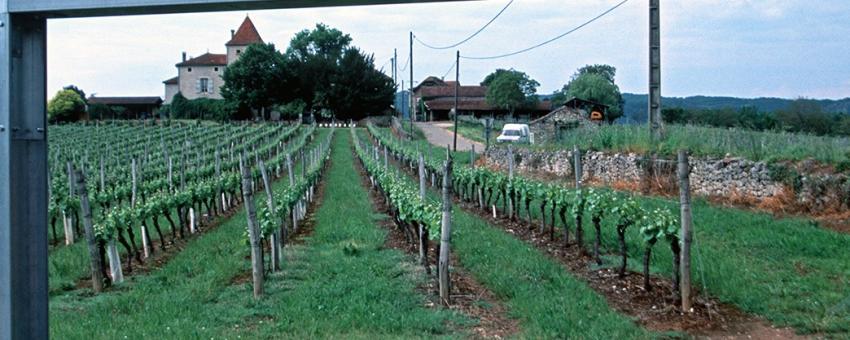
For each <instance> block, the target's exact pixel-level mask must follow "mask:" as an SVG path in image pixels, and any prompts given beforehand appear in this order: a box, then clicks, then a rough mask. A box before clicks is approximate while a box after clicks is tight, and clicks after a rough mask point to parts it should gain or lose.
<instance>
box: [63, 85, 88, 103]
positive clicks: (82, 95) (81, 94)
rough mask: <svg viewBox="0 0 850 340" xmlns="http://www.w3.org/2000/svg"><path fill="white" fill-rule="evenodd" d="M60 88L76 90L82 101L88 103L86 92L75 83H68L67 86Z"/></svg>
mask: <svg viewBox="0 0 850 340" xmlns="http://www.w3.org/2000/svg"><path fill="white" fill-rule="evenodd" d="M62 89H63V90H71V91H74V92H76V93H77V94H78V95H79V96H80V98H82V99H83V103H86V104H88V103H89V100H88V99H87V98H86V92H85V91H83V90H81V89H80V88H79V87H77V86H76V85H68V86H65V87H63V88H62Z"/></svg>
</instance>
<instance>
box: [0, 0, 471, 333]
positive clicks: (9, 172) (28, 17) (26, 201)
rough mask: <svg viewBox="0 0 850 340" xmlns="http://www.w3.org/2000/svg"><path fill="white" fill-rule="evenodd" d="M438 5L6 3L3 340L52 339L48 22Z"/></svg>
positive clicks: (0, 233) (337, 0)
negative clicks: (48, 174)
mask: <svg viewBox="0 0 850 340" xmlns="http://www.w3.org/2000/svg"><path fill="white" fill-rule="evenodd" d="M437 1H443V2H449V1H464V0H0V340H6V339H47V338H48V320H47V315H48V312H47V310H48V309H47V304H48V299H47V126H46V118H47V108H46V102H47V19H48V18H62V17H92V16H107V15H139V14H162V13H183V12H209V11H230V10H249V9H271V8H296V7H326V6H350V5H373V4H404V3H420V2H437ZM376 24H378V23H376Z"/></svg>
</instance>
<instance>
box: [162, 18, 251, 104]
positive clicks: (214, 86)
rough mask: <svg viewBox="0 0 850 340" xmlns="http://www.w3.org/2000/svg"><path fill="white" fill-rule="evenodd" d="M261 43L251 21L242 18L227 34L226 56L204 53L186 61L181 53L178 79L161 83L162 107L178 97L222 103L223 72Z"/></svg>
mask: <svg viewBox="0 0 850 340" xmlns="http://www.w3.org/2000/svg"><path fill="white" fill-rule="evenodd" d="M262 43H263V39H262V38H261V37H260V33H258V32H257V28H256V27H254V23H253V22H252V21H251V18H249V17H245V21H243V22H242V25H240V26H239V29H238V30H231V31H230V41H228V42H227V43H226V44H225V48H226V52H227V53H225V54H214V53H209V52H207V53H204V54H202V55H200V56H198V57H195V58H187V57H186V52H183V59H182V61H181V62H180V63H178V64H177V65H175V66H176V67H177V76H176V77H174V78H171V79H168V80H166V81H163V82H162V83H163V84H164V85H165V103H166V104H170V103H171V101H172V100H173V99H174V96H175V95H177V93H181V94H182V95H183V96H184V97H186V99H198V98H210V99H222V96H221V87H222V86H223V85H224V79H222V76H223V75H224V69H225V68H226V67H227V65H230V64H232V63H233V62H234V61H236V60H237V59H238V58H239V55H240V54H242V52H244V51H245V49H247V48H248V46H250V45H252V44H262Z"/></svg>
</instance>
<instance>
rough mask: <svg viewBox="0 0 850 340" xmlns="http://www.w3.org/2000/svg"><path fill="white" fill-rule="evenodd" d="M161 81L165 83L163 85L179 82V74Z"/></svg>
mask: <svg viewBox="0 0 850 340" xmlns="http://www.w3.org/2000/svg"><path fill="white" fill-rule="evenodd" d="M162 83H163V84H165V85H174V84H179V83H180V76H177V77H174V78H171V79H168V80H166V81H163V82H162Z"/></svg>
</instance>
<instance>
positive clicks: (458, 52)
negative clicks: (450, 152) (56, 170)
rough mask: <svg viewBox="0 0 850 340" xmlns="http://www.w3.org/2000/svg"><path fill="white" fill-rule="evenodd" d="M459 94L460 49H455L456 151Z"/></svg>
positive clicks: (455, 146)
mask: <svg viewBox="0 0 850 340" xmlns="http://www.w3.org/2000/svg"><path fill="white" fill-rule="evenodd" d="M459 95H460V51H457V58H456V59H455V135H454V151H455V152H457V116H458V115H460V107H459V106H458V96H459Z"/></svg>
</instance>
